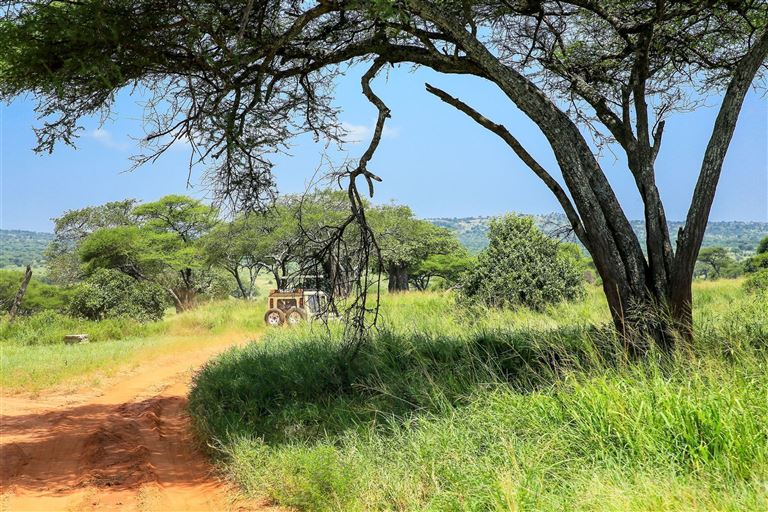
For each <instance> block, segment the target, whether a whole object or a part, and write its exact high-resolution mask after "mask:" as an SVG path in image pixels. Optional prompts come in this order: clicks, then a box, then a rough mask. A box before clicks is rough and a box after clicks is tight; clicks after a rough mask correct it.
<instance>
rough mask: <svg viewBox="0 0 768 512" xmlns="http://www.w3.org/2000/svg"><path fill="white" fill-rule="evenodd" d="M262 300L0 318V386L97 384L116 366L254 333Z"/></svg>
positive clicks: (6, 388) (260, 320)
mask: <svg viewBox="0 0 768 512" xmlns="http://www.w3.org/2000/svg"><path fill="white" fill-rule="evenodd" d="M263 309H264V302H263V301H256V302H253V303H246V302H241V301H220V302H214V303H211V304H207V305H204V306H202V307H200V308H199V309H197V310H195V311H191V312H186V313H183V314H179V315H177V314H175V313H172V312H170V311H169V312H168V313H167V315H166V318H165V319H164V320H163V321H161V322H154V323H148V324H141V323H138V322H134V321H131V320H126V319H110V320H103V321H100V322H91V321H87V320H81V319H73V318H71V317H67V316H64V315H59V314H55V313H42V314H38V315H33V316H31V317H28V318H20V319H17V320H16V321H15V322H14V323H13V324H9V323H8V321H7V320H2V321H0V369H1V370H2V371H0V388H2V389H3V391H5V392H20V391H40V390H42V389H45V388H49V387H51V386H55V385H59V384H62V383H72V384H82V383H83V382H88V383H97V382H98V380H99V379H101V378H102V377H104V376H109V375H112V374H113V373H114V372H115V371H117V370H119V369H124V368H126V367H127V366H131V365H138V364H140V363H141V361H142V360H146V359H148V358H152V357H156V356H158V355H161V354H165V353H171V352H183V351H184V350H189V349H193V348H194V347H195V346H198V345H200V344H202V343H204V342H205V341H206V339H207V338H209V337H211V336H216V335H220V334H224V333H226V332H229V331H232V332H242V333H244V335H256V334H257V333H258V332H259V331H260V330H262V329H263V326H264V320H263V318H262V316H261V315H262V314H263ZM72 333H87V334H88V335H89V339H90V341H91V342H90V343H88V344H84V345H65V344H64V343H63V341H62V338H63V336H64V335H65V334H72Z"/></svg>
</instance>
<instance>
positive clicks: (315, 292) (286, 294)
mask: <svg viewBox="0 0 768 512" xmlns="http://www.w3.org/2000/svg"><path fill="white" fill-rule="evenodd" d="M313 281H314V284H313V283H312V282H313ZM318 281H319V278H318V276H296V277H294V278H287V277H281V278H280V279H279V280H278V283H277V289H276V290H270V291H269V296H268V297H267V312H266V313H265V314H264V322H265V323H266V324H267V325H271V326H275V327H276V326H278V325H283V324H285V323H288V325H295V324H298V323H300V322H303V321H305V320H311V319H313V318H317V317H327V316H328V309H329V302H328V295H327V294H326V293H325V292H324V291H322V290H320V289H319V286H317V283H318ZM308 284H309V286H307V285H308Z"/></svg>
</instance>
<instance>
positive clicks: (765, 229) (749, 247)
mask: <svg viewBox="0 0 768 512" xmlns="http://www.w3.org/2000/svg"><path fill="white" fill-rule="evenodd" d="M531 217H532V218H533V220H534V222H535V223H536V225H537V226H539V227H540V228H541V229H542V230H543V231H544V232H545V233H549V234H551V235H553V236H556V237H557V238H564V235H563V234H564V233H566V232H567V231H568V226H569V225H568V220H567V219H566V218H565V215H562V214H558V213H551V214H548V215H531ZM491 219H492V217H463V218H439V219H427V220H429V221H430V222H432V223H433V224H435V225H437V226H442V227H445V228H448V229H450V230H452V231H455V232H456V234H457V236H458V237H459V240H461V242H462V243H463V244H464V246H465V247H466V248H467V249H468V250H469V251H471V252H473V253H477V252H479V251H481V250H482V249H484V248H485V246H486V245H488V225H489V224H490V221H491ZM644 224H645V223H644V222H643V221H640V220H635V221H632V228H633V229H634V230H635V233H637V234H638V237H639V238H640V243H641V244H642V245H643V246H645V229H644ZM682 226H683V223H682V222H679V221H671V222H670V223H669V230H670V234H671V235H672V243H673V244H674V242H675V240H677V232H678V230H679V229H680V228H681V227H682ZM766 235H768V222H739V221H725V222H710V223H709V225H708V226H707V231H706V232H705V233H704V243H703V246H704V247H712V246H720V247H725V248H727V249H730V251H731V252H733V254H734V255H735V256H736V258H737V259H740V258H743V257H745V256H748V255H750V254H752V252H754V250H755V247H756V246H757V243H758V242H759V241H760V239H761V238H763V237H764V236H766ZM565 238H566V239H567V240H569V241H573V242H575V241H576V240H575V238H574V237H573V235H570V237H565Z"/></svg>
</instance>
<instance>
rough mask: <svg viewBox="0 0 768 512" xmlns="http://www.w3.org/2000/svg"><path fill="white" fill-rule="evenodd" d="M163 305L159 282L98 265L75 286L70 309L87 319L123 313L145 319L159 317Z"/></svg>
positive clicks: (164, 296)
mask: <svg viewBox="0 0 768 512" xmlns="http://www.w3.org/2000/svg"><path fill="white" fill-rule="evenodd" d="M167 305H168V300H167V296H166V292H165V290H163V289H162V288H161V287H160V286H158V285H156V284H154V283H149V282H146V281H144V282H140V281H136V280H135V279H133V278H131V277H128V276H126V275H125V274H122V273H120V272H118V271H116V270H107V269H99V270H97V271H96V272H94V273H93V274H92V275H91V276H90V277H89V278H88V279H86V281H85V282H83V283H82V284H81V285H79V286H78V287H77V288H76V289H75V292H74V296H73V297H72V302H71V304H70V311H71V313H72V314H73V315H75V316H81V317H84V318H88V319H90V320H102V319H104V318H110V317H121V316H123V317H128V318H132V319H134V320H138V321H140V322H148V321H153V320H160V319H161V318H162V317H163V311H164V310H165V308H166V307H167Z"/></svg>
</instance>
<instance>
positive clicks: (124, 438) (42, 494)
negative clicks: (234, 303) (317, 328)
mask: <svg viewBox="0 0 768 512" xmlns="http://www.w3.org/2000/svg"><path fill="white" fill-rule="evenodd" d="M244 338H245V336H238V337H236V339H244ZM234 343H235V340H234V339H233V336H232V335H229V336H223V337H218V338H208V339H206V340H201V348H200V349H199V350H196V351H194V352H188V353H184V354H175V355H169V356H167V357H162V358H158V359H155V360H153V361H148V362H147V363H146V364H143V365H142V366H141V368H140V369H138V370H135V371H132V372H129V373H126V374H123V375H120V376H118V377H115V378H112V379H110V380H109V381H108V382H106V383H105V384H104V385H102V386H100V389H87V390H79V391H76V392H74V393H72V392H66V393H64V392H61V391H59V392H48V393H42V394H40V395H37V396H22V395H14V396H3V397H2V399H1V401H0V485H1V486H2V489H1V493H2V494H1V495H0V510H3V511H6V510H7V511H22V510H35V511H55V510H66V511H96V510H98V511H102V510H121V511H123V510H126V511H130V510H141V511H163V512H166V511H192V510H201V511H202V510H206V511H217V512H218V511H222V512H223V511H230V510H234V511H246V510H268V509H269V507H266V506H264V505H263V504H259V503H252V502H249V501H247V500H245V499H243V498H241V497H239V496H238V495H237V492H236V490H235V489H233V488H232V487H231V486H229V485H227V484H226V483H225V482H223V481H221V480H220V479H219V478H218V477H217V476H216V475H215V474H214V472H213V470H212V468H211V466H210V465H209V463H208V461H207V460H206V457H205V456H204V455H203V454H202V453H201V452H200V451H199V450H197V449H196V448H195V445H194V442H193V439H192V436H191V434H190V431H189V418H188V417H187V415H186V412H185V405H186V394H187V388H188V385H189V380H190V377H191V374H192V371H193V369H194V368H196V367H198V366H200V365H201V364H203V363H204V362H205V361H207V360H208V359H209V358H211V357H212V356H214V355H215V354H216V353H218V352H221V351H222V350H224V349H225V348H227V347H229V346H231V345H233V344H234Z"/></svg>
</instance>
